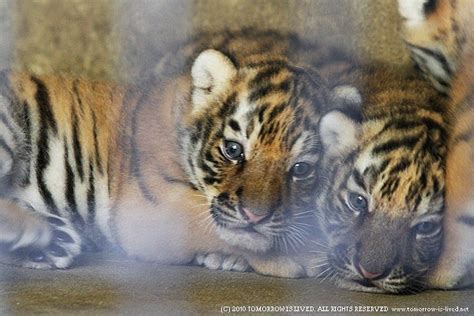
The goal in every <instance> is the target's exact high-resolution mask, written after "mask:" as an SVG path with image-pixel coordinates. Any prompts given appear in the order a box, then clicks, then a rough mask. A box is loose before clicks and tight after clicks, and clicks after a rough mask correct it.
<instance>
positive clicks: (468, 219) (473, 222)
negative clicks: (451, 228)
mask: <svg viewBox="0 0 474 316" xmlns="http://www.w3.org/2000/svg"><path fill="white" fill-rule="evenodd" d="M458 221H459V222H460V223H463V224H465V225H468V226H474V216H469V215H461V216H459V217H458Z"/></svg>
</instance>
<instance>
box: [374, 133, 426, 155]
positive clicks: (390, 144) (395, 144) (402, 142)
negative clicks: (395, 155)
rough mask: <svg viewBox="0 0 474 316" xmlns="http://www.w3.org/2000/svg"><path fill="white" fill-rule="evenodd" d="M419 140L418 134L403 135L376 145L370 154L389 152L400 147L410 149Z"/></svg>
mask: <svg viewBox="0 0 474 316" xmlns="http://www.w3.org/2000/svg"><path fill="white" fill-rule="evenodd" d="M419 140H420V135H415V136H411V137H405V138H402V139H397V140H389V141H387V142H385V143H383V144H380V145H377V146H375V147H374V149H372V154H374V155H377V154H380V153H389V152H391V151H394V150H397V149H399V148H401V147H405V148H407V149H412V148H413V147H415V145H416V144H417V143H418V141H419Z"/></svg>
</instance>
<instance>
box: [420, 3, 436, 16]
mask: <svg viewBox="0 0 474 316" xmlns="http://www.w3.org/2000/svg"><path fill="white" fill-rule="evenodd" d="M437 6H438V1H437V0H428V1H426V2H425V3H424V4H423V12H424V13H425V15H430V14H431V13H433V12H435V10H436V7H437Z"/></svg>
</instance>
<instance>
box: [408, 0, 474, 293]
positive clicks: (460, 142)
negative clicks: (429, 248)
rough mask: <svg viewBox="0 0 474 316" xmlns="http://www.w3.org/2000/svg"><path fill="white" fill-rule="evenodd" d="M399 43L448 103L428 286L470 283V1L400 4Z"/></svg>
mask: <svg viewBox="0 0 474 316" xmlns="http://www.w3.org/2000/svg"><path fill="white" fill-rule="evenodd" d="M399 9H400V13H401V15H402V16H403V17H404V18H405V21H404V39H405V41H406V43H407V45H408V48H409V49H410V51H411V53H412V57H413V60H414V61H415V63H416V64H417V65H418V66H419V68H420V70H421V71H422V72H423V73H424V74H425V75H426V77H427V78H428V79H429V80H430V81H431V82H432V83H433V85H434V86H435V87H436V88H437V89H439V90H440V91H442V92H445V93H448V94H449V96H450V98H451V100H450V104H449V108H450V112H451V118H450V120H451V122H450V123H451V125H452V131H451V133H450V137H449V140H448V142H449V145H448V146H449V154H448V156H447V162H446V177H447V178H446V205H447V210H446V220H445V223H444V230H445V241H444V246H443V253H442V254H441V258H440V260H439V263H438V264H437V266H436V268H435V269H434V270H433V271H432V272H431V277H430V278H429V280H428V282H429V283H430V285H431V286H433V287H437V288H444V289H450V288H458V287H463V286H467V285H472V284H474V167H473V166H474V32H473V31H472V30H473V28H474V20H473V19H474V2H473V1H470V0H458V1H447V0H417V1H414V0H406V1H403V0H400V1H399Z"/></svg>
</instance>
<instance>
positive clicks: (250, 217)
mask: <svg viewBox="0 0 474 316" xmlns="http://www.w3.org/2000/svg"><path fill="white" fill-rule="evenodd" d="M242 211H243V213H244V214H245V216H246V217H247V218H248V221H249V222H250V223H252V224H257V223H258V222H260V221H262V220H263V219H264V218H265V217H267V215H268V214H264V215H256V214H254V213H252V211H251V210H249V209H248V208H245V207H243V208H242Z"/></svg>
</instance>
